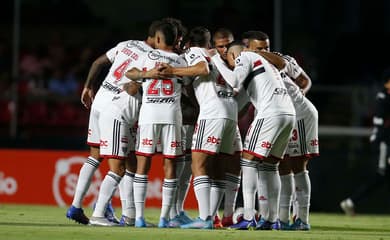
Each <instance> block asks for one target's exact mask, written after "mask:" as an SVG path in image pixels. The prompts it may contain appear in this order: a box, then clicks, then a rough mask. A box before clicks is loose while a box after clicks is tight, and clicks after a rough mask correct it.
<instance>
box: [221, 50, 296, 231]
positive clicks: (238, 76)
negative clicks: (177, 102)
mask: <svg viewBox="0 0 390 240" xmlns="http://www.w3.org/2000/svg"><path fill="white" fill-rule="evenodd" d="M243 49H244V45H243V44H242V43H234V44H231V45H230V47H229V50H228V54H227V59H228V61H229V65H231V66H234V71H233V72H232V71H230V70H229V69H228V68H226V67H225V66H224V65H223V64H222V63H221V61H220V60H219V59H218V58H215V56H214V57H213V61H215V63H216V66H217V67H218V69H219V71H220V72H221V74H222V75H223V76H224V79H226V81H227V82H228V83H229V84H231V86H233V87H235V88H237V89H238V90H239V89H241V88H244V89H246V91H247V93H248V95H249V97H250V99H251V102H252V104H253V105H254V106H255V108H256V110H257V114H256V117H255V119H254V121H253V122H252V124H251V126H250V128H249V130H248V133H247V135H246V138H245V142H244V150H243V153H242V158H241V170H242V189H243V199H244V209H245V213H244V218H243V220H242V221H240V222H239V223H237V224H234V225H232V226H231V228H234V229H250V228H255V227H256V228H257V229H280V225H279V220H278V217H279V216H278V208H279V198H280V178H279V174H278V164H279V162H280V160H281V159H282V157H283V155H284V153H285V150H286V147H287V143H288V139H289V137H290V134H291V131H292V128H293V125H294V122H295V110H294V106H293V104H292V102H291V98H290V97H289V95H288V94H287V89H286V88H285V86H284V84H283V82H282V79H281V76H280V74H279V71H278V70H277V69H276V68H275V67H274V66H273V65H271V64H270V63H269V62H268V61H267V60H266V59H264V58H263V57H262V56H260V55H259V54H256V53H253V52H243ZM259 161H263V164H264V165H265V166H266V167H267V168H268V169H269V177H268V178H267V181H266V183H265V184H266V186H267V189H268V194H269V197H268V198H269V216H268V219H266V221H265V222H264V223H262V224H259V225H257V226H256V220H255V214H254V208H255V192H256V186H257V179H258V170H257V165H258V162H259Z"/></svg>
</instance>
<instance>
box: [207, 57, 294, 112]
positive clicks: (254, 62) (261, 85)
mask: <svg viewBox="0 0 390 240" xmlns="http://www.w3.org/2000/svg"><path fill="white" fill-rule="evenodd" d="M213 59H214V58H213ZM217 66H218V69H220V65H219V64H218V65H217ZM221 73H222V74H223V75H224V77H225V79H228V81H229V82H230V83H231V84H232V85H233V86H234V87H235V86H237V87H238V88H239V89H241V88H242V87H243V88H245V89H246V91H247V93H248V96H249V98H250V100H251V102H252V104H253V105H254V107H255V108H256V110H257V113H258V114H259V115H260V116H261V117H262V118H267V117H274V116H279V115H284V114H287V115H295V110H294V106H293V104H292V102H291V98H290V96H289V95H288V94H287V89H286V87H285V85H284V83H283V81H282V78H281V76H280V73H279V71H278V70H277V69H276V68H275V67H274V66H273V65H272V64H270V63H269V62H268V61H267V60H265V59H264V58H263V57H262V56H260V55H259V54H256V53H253V52H241V55H240V56H239V57H238V58H237V59H236V66H235V68H234V71H233V74H231V71H229V70H227V69H221ZM225 75H226V76H225Z"/></svg>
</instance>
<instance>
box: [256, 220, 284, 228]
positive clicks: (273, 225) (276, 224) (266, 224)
mask: <svg viewBox="0 0 390 240" xmlns="http://www.w3.org/2000/svg"><path fill="white" fill-rule="evenodd" d="M256 230H280V222H279V220H276V222H270V221H268V220H266V221H264V222H262V223H260V222H259V224H257V225H256Z"/></svg>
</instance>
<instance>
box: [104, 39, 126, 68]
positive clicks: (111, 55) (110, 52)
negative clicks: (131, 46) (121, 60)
mask: <svg viewBox="0 0 390 240" xmlns="http://www.w3.org/2000/svg"><path fill="white" fill-rule="evenodd" d="M121 44H122V43H118V44H117V45H116V46H115V47H113V48H111V49H110V50H108V51H107V52H106V56H107V58H108V59H109V60H110V62H111V63H113V62H114V61H115V57H116V56H117V55H118V51H119V48H120V45H121Z"/></svg>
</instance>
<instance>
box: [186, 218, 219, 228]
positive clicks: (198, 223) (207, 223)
mask: <svg viewBox="0 0 390 240" xmlns="http://www.w3.org/2000/svg"><path fill="white" fill-rule="evenodd" d="M180 228H184V229H213V221H212V220H211V218H210V217H208V218H207V219H206V220H203V219H201V218H199V217H198V218H197V219H195V220H194V221H192V222H191V223H187V224H183V225H181V226H180Z"/></svg>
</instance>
